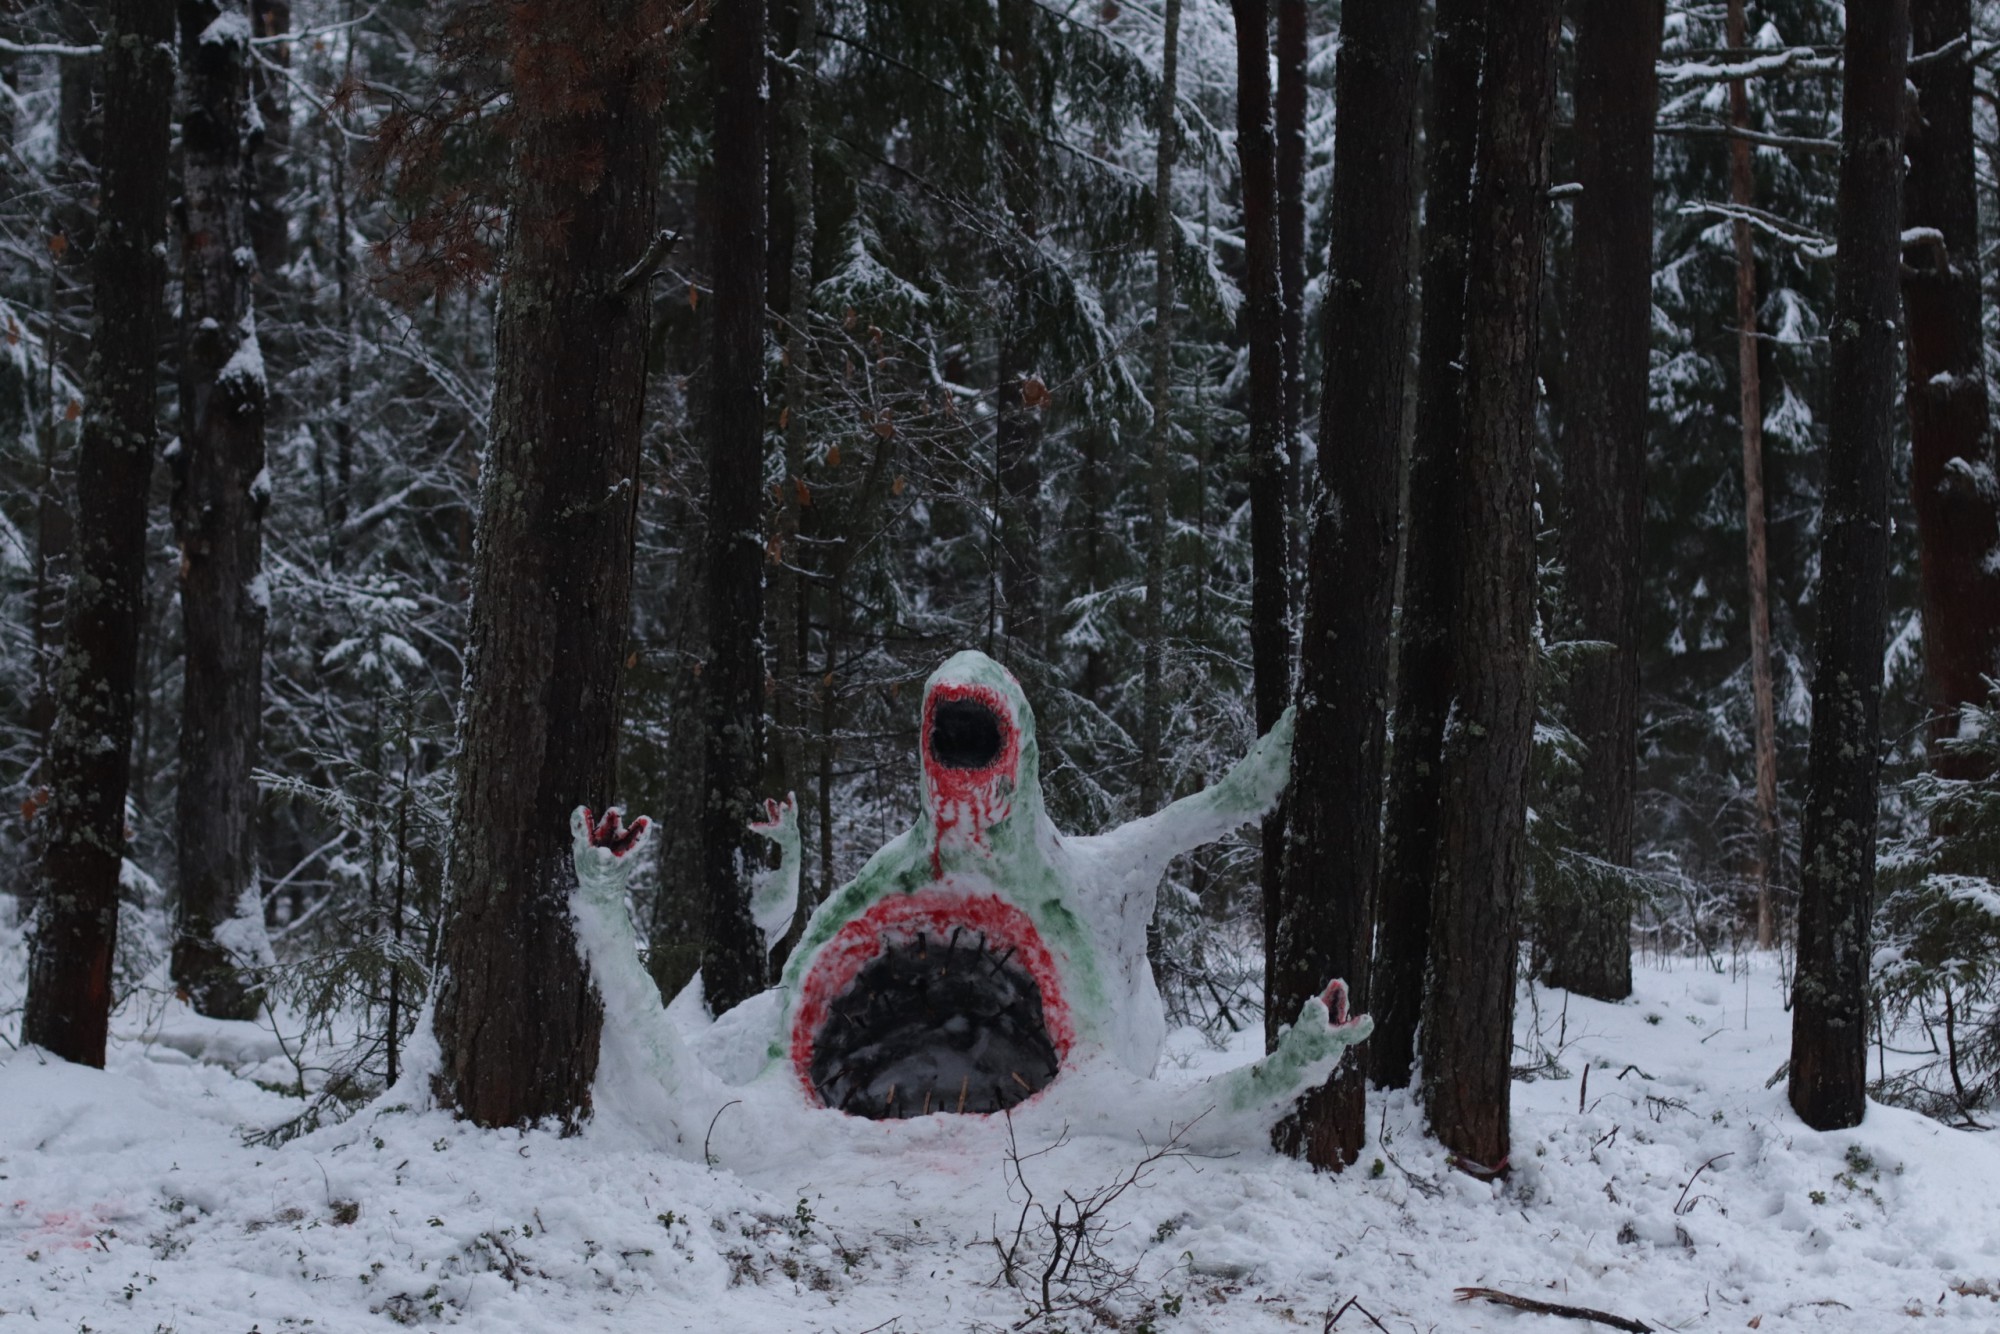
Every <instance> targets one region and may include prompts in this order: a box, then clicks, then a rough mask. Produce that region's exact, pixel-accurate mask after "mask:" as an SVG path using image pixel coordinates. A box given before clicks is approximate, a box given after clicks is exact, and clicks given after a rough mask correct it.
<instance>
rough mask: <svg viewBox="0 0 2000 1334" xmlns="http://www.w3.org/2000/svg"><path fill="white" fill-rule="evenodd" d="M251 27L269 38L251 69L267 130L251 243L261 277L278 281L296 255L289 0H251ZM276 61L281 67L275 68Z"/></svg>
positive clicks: (255, 162)
mask: <svg viewBox="0 0 2000 1334" xmlns="http://www.w3.org/2000/svg"><path fill="white" fill-rule="evenodd" d="M250 20H251V27H252V28H253V30H254V31H255V33H256V35H257V36H258V37H259V38H263V39H267V41H266V44H265V45H264V46H263V47H262V48H261V49H260V50H259V52H258V58H257V60H256V61H255V62H253V63H252V66H251V70H250V92H251V95H252V96H253V97H255V98H256V99H257V119H258V122H259V123H260V124H261V125H262V127H263V128H262V131H261V132H260V133H259V134H258V135H257V136H256V141H255V142H254V143H253V144H252V145H251V161H250V167H249V171H250V178H251V184H250V212H249V231H250V247H251V249H252V250H254V251H256V253H257V266H258V271H259V278H260V281H261V282H263V283H266V284H269V283H272V282H275V281H278V280H279V279H280V277H281V275H282V273H283V271H284V268H285V266H286V265H287V264H289V263H290V262H291V258H292V240H291V219H290V217H288V216H287V215H286V211H285V174H286V172H285V168H286V158H287V156H288V155H289V154H290V152H291V146H292V99H291V87H290V84H289V71H290V69H291V64H292V47H291V43H289V42H285V41H276V40H269V39H277V38H283V37H285V36H286V35H287V34H289V33H290V31H291V27H292V7H291V5H290V4H289V3H288V0H250ZM273 67H275V68H273Z"/></svg>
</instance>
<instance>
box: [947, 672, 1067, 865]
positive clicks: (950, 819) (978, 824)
mask: <svg viewBox="0 0 2000 1334" xmlns="http://www.w3.org/2000/svg"><path fill="white" fill-rule="evenodd" d="M920 744H921V747H922V754H923V768H924V812H925V814H926V815H927V816H928V817H929V820H930V833H931V857H932V861H933V863H934V869H939V870H941V869H942V864H943V861H944V859H945V858H946V857H947V856H948V855H950V854H952V853H954V852H963V851H977V852H981V853H984V854H986V855H991V854H992V853H993V852H994V851H995V847H996V843H995V839H996V835H999V834H1002V833H1004V832H1005V831H1009V830H1020V831H1023V832H1026V833H1028V834H1029V835H1030V836H1032V831H1033V828H1034V822H1035V819H1036V817H1037V816H1039V815H1040V814H1041V806H1042V799H1041V780H1040V776H1039V769H1040V752H1039V749H1038V747H1037V745H1036V742H1035V711H1034V710H1033V709H1032V708H1030V707H1029V706H1028V697H1027V696H1026V695H1025V694H1023V693H1022V692H1021V683H1020V682H1018V681H1016V680H1015V679H1014V674H1013V673H1012V672H1009V671H1008V670H1007V669H1006V668H1005V667H1002V666H1001V665H1000V664H999V663H997V662H995V661H993V659H991V658H989V657H987V656H986V655H985V654H984V653H979V652H976V651H973V650H970V649H968V650H967V651H965V652H963V653H957V654H954V655H953V656H952V657H950V658H947V659H946V660H945V662H944V665H942V666H941V667H939V668H938V669H937V670H936V671H935V672H932V673H931V678H930V680H929V681H927V682H925V684H924V716H923V730H922V738H921V742H920Z"/></svg>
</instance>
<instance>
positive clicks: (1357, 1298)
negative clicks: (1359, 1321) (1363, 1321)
mask: <svg viewBox="0 0 2000 1334" xmlns="http://www.w3.org/2000/svg"><path fill="white" fill-rule="evenodd" d="M1350 1306H1351V1307H1353V1308H1354V1309H1355V1310H1357V1311H1359V1312H1361V1314H1363V1315H1365V1316H1367V1317H1368V1323H1369V1324H1371V1325H1373V1326H1375V1328H1377V1329H1379V1330H1381V1331H1382V1334H1389V1327H1388V1326H1387V1325H1385V1324H1383V1323H1382V1322H1381V1321H1379V1320H1377V1319H1376V1318H1375V1313H1374V1312H1373V1311H1371V1310H1369V1309H1368V1308H1367V1307H1365V1306H1363V1305H1362V1304H1361V1294H1360V1293H1356V1294H1355V1295H1354V1296H1352V1297H1349V1298H1348V1299H1347V1300H1346V1301H1345V1302H1343V1303H1341V1307H1340V1309H1339V1310H1338V1311H1334V1312H1331V1313H1329V1314H1328V1315H1327V1317H1326V1324H1325V1325H1323V1326H1321V1328H1320V1334H1330V1331H1331V1330H1332V1329H1333V1327H1334V1326H1335V1325H1337V1324H1339V1323H1340V1318H1341V1317H1342V1316H1344V1315H1346V1314H1347V1308H1348V1307H1350Z"/></svg>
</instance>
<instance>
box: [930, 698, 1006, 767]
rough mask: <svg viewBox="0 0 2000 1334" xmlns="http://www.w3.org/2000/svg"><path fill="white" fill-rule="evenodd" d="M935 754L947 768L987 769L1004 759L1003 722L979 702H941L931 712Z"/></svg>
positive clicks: (950, 700)
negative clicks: (1002, 748)
mask: <svg viewBox="0 0 2000 1334" xmlns="http://www.w3.org/2000/svg"><path fill="white" fill-rule="evenodd" d="M930 742H931V754H932V756H934V757H935V758H936V760H937V762H938V763H939V764H941V765H943V766H944V767H945V768H947V769H984V768H985V767H986V766H987V765H989V764H991V763H993V761H994V760H996V759H998V758H999V757H1000V748H1001V746H1002V744H1003V741H1002V735H1001V730H1000V719H999V717H998V716H997V715H995V714H994V712H993V710H991V709H989V708H987V707H986V705H984V704H982V703H980V702H979V701H978V700H976V699H968V698H963V697H960V698H956V699H940V700H939V701H938V702H937V704H936V706H935V707H934V708H933V709H932V710H931V736H930Z"/></svg>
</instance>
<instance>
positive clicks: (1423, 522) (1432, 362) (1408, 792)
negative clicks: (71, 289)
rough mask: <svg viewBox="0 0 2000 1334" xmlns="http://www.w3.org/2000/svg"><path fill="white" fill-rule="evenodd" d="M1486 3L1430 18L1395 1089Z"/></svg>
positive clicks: (1400, 717) (1436, 669)
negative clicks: (1421, 318)
mask: <svg viewBox="0 0 2000 1334" xmlns="http://www.w3.org/2000/svg"><path fill="white" fill-rule="evenodd" d="M1486 8H1487V7H1486V3H1485V0H1440V3H1439V5H1438V8H1437V14H1436V18H1435V21H1434V24H1433V36H1432V45H1431V87H1430V103H1429V106H1428V107H1426V109H1425V112H1424V138H1425V142H1426V146H1427V159H1428V160H1427V168H1428V170H1427V177H1428V183H1427V187H1426V196H1425V204H1424V227H1423V245H1422V259H1421V266H1420V277H1421V281H1422V291H1423V320H1422V324H1421V327H1420V329H1419V333H1418V342H1417V357H1418V360H1417V405H1416V421H1415V424H1414V426H1413V428H1412V431H1411V437H1410V461H1409V473H1408V482H1407V486H1408V490H1409V502H1408V503H1409V522H1408V524H1407V526H1406V528H1405V530H1404V537H1403V546H1404V574H1403V605H1402V608H1401V617H1400V628H1399V631H1398V634H1397V638H1396V682H1397V688H1396V705H1395V727H1394V734H1395V745H1394V747H1393V748H1392V749H1391V752H1390V756H1389V774H1388V796H1387V805H1386V811H1385V814H1384V818H1383V831H1382V867H1381V874H1380V877H1379V881H1378V890H1377V893H1378V896H1379V900H1380V906H1379V907H1378V909H1377V915H1378V918H1379V921H1380V926H1379V928H1378V930H1379V934H1378V937H1377V943H1376V955H1375V976H1374V977H1373V978H1372V979H1371V981H1372V983H1373V987H1372V995H1371V1009H1373V1011H1374V1014H1375V1034H1374V1036H1373V1037H1372V1038H1371V1039H1370V1040H1369V1044H1368V1050H1369V1057H1370V1067H1371V1068H1370V1074H1371V1076H1372V1077H1373V1078H1374V1080H1375V1082H1376V1083H1378V1084H1381V1085H1383V1086H1384V1087H1386V1088H1406V1087H1408V1085H1409V1082H1410V1073H1411V1066H1412V1064H1413V1063H1414V1061H1415V1058H1416V1037H1417V1020H1418V1017H1419V1016H1420V1015H1421V1014H1422V1013H1423V1003H1424V970H1425V969H1426V967H1428V960H1429V957H1430V930H1431V887H1432V881H1433V878H1434V877H1435V875H1436V868H1437V838H1438V818H1439V811H1440V806H1439V801H1440V794H1441V791H1442V783H1443V745H1444V725H1445V718H1446V716H1447V713H1448V711H1449V710H1450V707H1451V695H1452V675H1451V673H1452V656H1453V655H1452V644H1451V633H1452V624H1453V622H1454V619H1455V609H1456V607H1457V604H1458V588H1457V580H1458V561H1459V556H1458V552H1459V540H1460V534H1459V525H1460V519H1459V512H1460V505H1461V498H1460V493H1459V488H1460V485H1461V482H1460V476H1459V473H1460V467H1461V465H1460V461H1459V434H1460V430H1461V425H1462V422H1463V420H1464V418H1463V393H1464V385H1463V379H1464V362H1463V357H1464V353H1465V282H1466V268H1467V265H1468V261H1469V246H1470V240H1471V231H1472V216H1473V215H1472V171H1473V161H1474V155H1475V149H1476V147H1477V127H1478V124H1479V74H1480V65H1481V61H1482V58H1483V52H1484V47H1485V25H1486Z"/></svg>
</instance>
